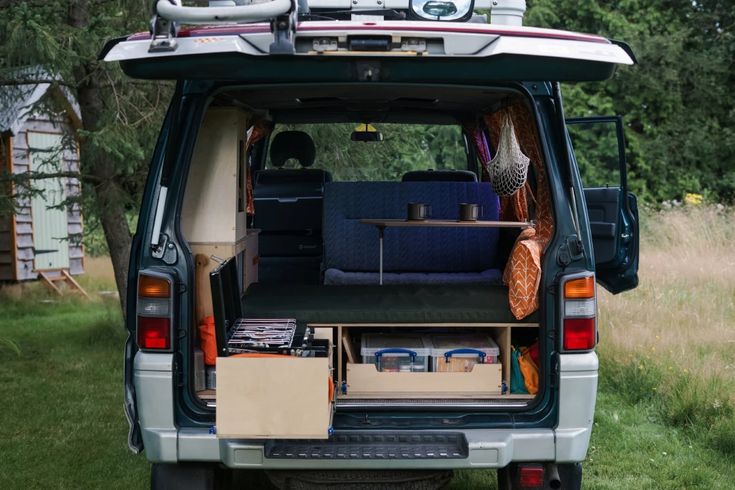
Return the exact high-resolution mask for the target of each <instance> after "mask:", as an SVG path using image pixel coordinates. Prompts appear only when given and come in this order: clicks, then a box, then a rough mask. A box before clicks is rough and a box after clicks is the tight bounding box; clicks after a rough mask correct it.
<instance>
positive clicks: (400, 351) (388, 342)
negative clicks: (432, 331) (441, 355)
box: [360, 333, 430, 373]
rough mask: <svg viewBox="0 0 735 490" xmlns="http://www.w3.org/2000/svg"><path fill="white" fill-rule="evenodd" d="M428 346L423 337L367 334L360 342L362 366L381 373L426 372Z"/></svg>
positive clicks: (427, 367)
mask: <svg viewBox="0 0 735 490" xmlns="http://www.w3.org/2000/svg"><path fill="white" fill-rule="evenodd" d="M429 353H430V346H429V344H428V343H427V341H426V340H425V339H424V336H423V335H415V334H379V333H368V334H364V335H363V336H362V340H361V341H360V354H361V355H362V362H363V364H375V366H376V367H377V368H378V371H381V372H407V373H409V372H426V371H428V370H429Z"/></svg>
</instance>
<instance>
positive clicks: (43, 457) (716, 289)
mask: <svg viewBox="0 0 735 490" xmlns="http://www.w3.org/2000/svg"><path fill="white" fill-rule="evenodd" d="M707 213H709V211H707V210H702V211H697V212H694V213H689V214H687V213H684V212H678V213H669V214H667V215H662V216H659V217H658V218H660V220H659V221H661V220H663V223H664V224H668V225H669V227H673V228H674V231H671V230H669V231H670V233H672V236H670V237H669V238H667V237H666V235H665V234H664V232H663V230H662V229H660V227H661V226H663V225H662V224H661V222H659V221H656V223H657V224H656V225H655V226H653V224H649V227H648V229H649V230H651V231H650V232H651V233H656V236H657V239H656V240H650V239H649V240H646V241H645V242H644V244H643V257H642V267H641V286H640V287H639V289H638V290H636V292H634V293H629V294H627V295H621V296H617V297H612V296H609V295H606V294H603V295H602V297H601V301H600V302H601V324H600V329H601V335H602V339H603V343H602V345H601V347H600V350H599V353H600V357H601V360H602V367H601V383H600V393H599V397H598V406H597V414H596V419H595V430H594V432H593V437H592V443H591V448H590V452H589V455H588V459H587V462H586V463H585V466H584V471H585V488H592V489H641V488H646V489H649V488H650V489H674V488H675V489H679V488H682V489H683V488H706V489H719V488H722V489H730V488H733V487H734V486H735V485H734V484H733V482H735V414H734V410H733V397H734V396H735V385H734V383H733V380H734V379H735V373H734V372H733V371H735V367H734V365H733V364H734V362H733V352H734V349H733V348H734V347H735V305H734V304H733V301H734V299H733V298H735V274H733V267H735V265H734V264H735V262H733V261H735V253H733V247H732V245H731V243H732V242H730V239H731V238H732V233H733V231H732V228H729V231H727V232H722V233H721V234H720V235H719V236H712V235H711V234H710V235H709V236H705V237H704V238H702V239H701V241H699V242H693V241H688V242H686V243H684V244H682V243H681V240H675V239H674V238H675V237H676V228H675V227H676V226H679V227H681V230H682V233H685V232H691V231H692V230H695V231H701V232H702V233H704V231H702V230H705V228H706V227H704V225H702V223H705V224H707V223H709V225H710V226H717V225H720V226H722V227H724V225H725V224H730V226H731V224H732V223H733V222H734V221H733V216H732V213H720V214H717V213H716V214H715V215H709V214H707ZM706 220H710V221H709V222H706ZM697 227H698V228H697ZM705 245H706V250H707V252H706V253H704V254H703V255H702V260H701V261H699V263H698V264H695V263H693V261H694V258H696V254H697V251H696V250H695V249H696V247H700V246H705ZM687 248H688V250H687ZM688 253H689V254H692V257H694V258H692V257H690V259H689V260H687V259H686V258H685V257H687V254H688ZM89 266H90V267H89V268H90V269H91V270H92V272H93V273H92V274H88V275H87V277H85V278H84V279H83V280H82V281H83V285H84V286H85V287H87V288H88V289H89V290H91V291H99V290H103V289H112V282H111V277H110V274H109V270H107V269H106V268H105V267H104V264H102V265H101V262H100V261H92V262H91V264H89ZM684 271H685V272H686V279H684V278H683V276H682V274H683V273H684ZM713 284H714V286H713ZM94 296H99V295H98V294H97V293H94ZM0 338H1V339H4V340H5V341H6V342H5V343H0V389H1V390H2V393H4V394H5V396H4V400H5V404H6V407H5V409H4V411H3V415H2V417H1V418H0V420H1V421H2V423H1V424H0V488H2V489H30V488H43V489H49V488H64V489H67V488H68V489H82V488H84V489H88V488H105V489H114V488H126V489H143V488H147V486H148V464H147V462H146V460H145V456H143V455H140V456H134V455H132V454H131V453H130V452H129V451H128V449H127V446H126V440H127V439H126V438H127V423H126V421H125V417H124V416H123V412H122V348H123V347H122V346H123V342H124V339H125V334H124V333H123V329H122V326H121V318H120V312H119V306H118V305H117V303H116V302H115V300H114V299H96V300H94V301H91V302H86V301H82V300H80V299H76V298H64V299H58V298H55V297H52V296H50V295H49V294H47V293H46V292H45V290H43V288H42V287H41V286H40V285H38V284H33V285H27V286H23V287H10V288H4V289H3V290H2V291H0ZM8 340H9V341H10V343H8V342H7V341H8ZM16 347H17V350H18V352H16ZM494 480H495V475H494V472H491V471H465V472H459V473H457V476H456V478H455V479H454V481H453V482H452V485H451V487H450V488H452V489H475V488H494Z"/></svg>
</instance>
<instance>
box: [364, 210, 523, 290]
mask: <svg viewBox="0 0 735 490" xmlns="http://www.w3.org/2000/svg"><path fill="white" fill-rule="evenodd" d="M360 223H363V224H366V225H373V226H375V227H376V228H377V229H378V241H379V246H380V266H379V271H380V285H381V286H382V285H383V238H384V236H385V229H386V228H390V227H394V228H420V227H423V228H533V227H534V226H535V224H534V223H533V222H532V221H483V220H477V221H456V220H444V219H422V220H408V219H372V218H366V219H361V220H360Z"/></svg>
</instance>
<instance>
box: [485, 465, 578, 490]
mask: <svg viewBox="0 0 735 490" xmlns="http://www.w3.org/2000/svg"><path fill="white" fill-rule="evenodd" d="M517 468H518V466H517V465H515V464H509V465H508V466H506V467H505V468H500V469H498V490H516V489H518V488H519V487H518V484H517V482H516V481H515V476H516V471H517ZM557 468H558V469H559V479H560V480H561V489H562V490H581V488H582V463H565V464H559V465H557ZM547 489H551V487H550V486H549V484H548V483H547V484H546V485H545V486H544V490H547Z"/></svg>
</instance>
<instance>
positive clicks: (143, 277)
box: [136, 272, 173, 351]
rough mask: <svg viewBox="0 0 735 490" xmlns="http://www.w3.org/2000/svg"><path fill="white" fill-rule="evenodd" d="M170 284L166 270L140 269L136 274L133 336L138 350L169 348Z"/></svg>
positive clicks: (171, 298) (171, 304)
mask: <svg viewBox="0 0 735 490" xmlns="http://www.w3.org/2000/svg"><path fill="white" fill-rule="evenodd" d="M172 285H173V281H172V280H171V278H170V277H169V276H167V275H165V274H160V273H153V272H141V273H140V275H139V276H138V304H137V306H136V310H137V320H138V322H137V327H136V339H137V341H138V348H139V349H141V350H146V351H170V350H171V349H172V343H171V338H172V332H171V329H172V324H173V322H172V316H173V294H172V289H173V288H172Z"/></svg>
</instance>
